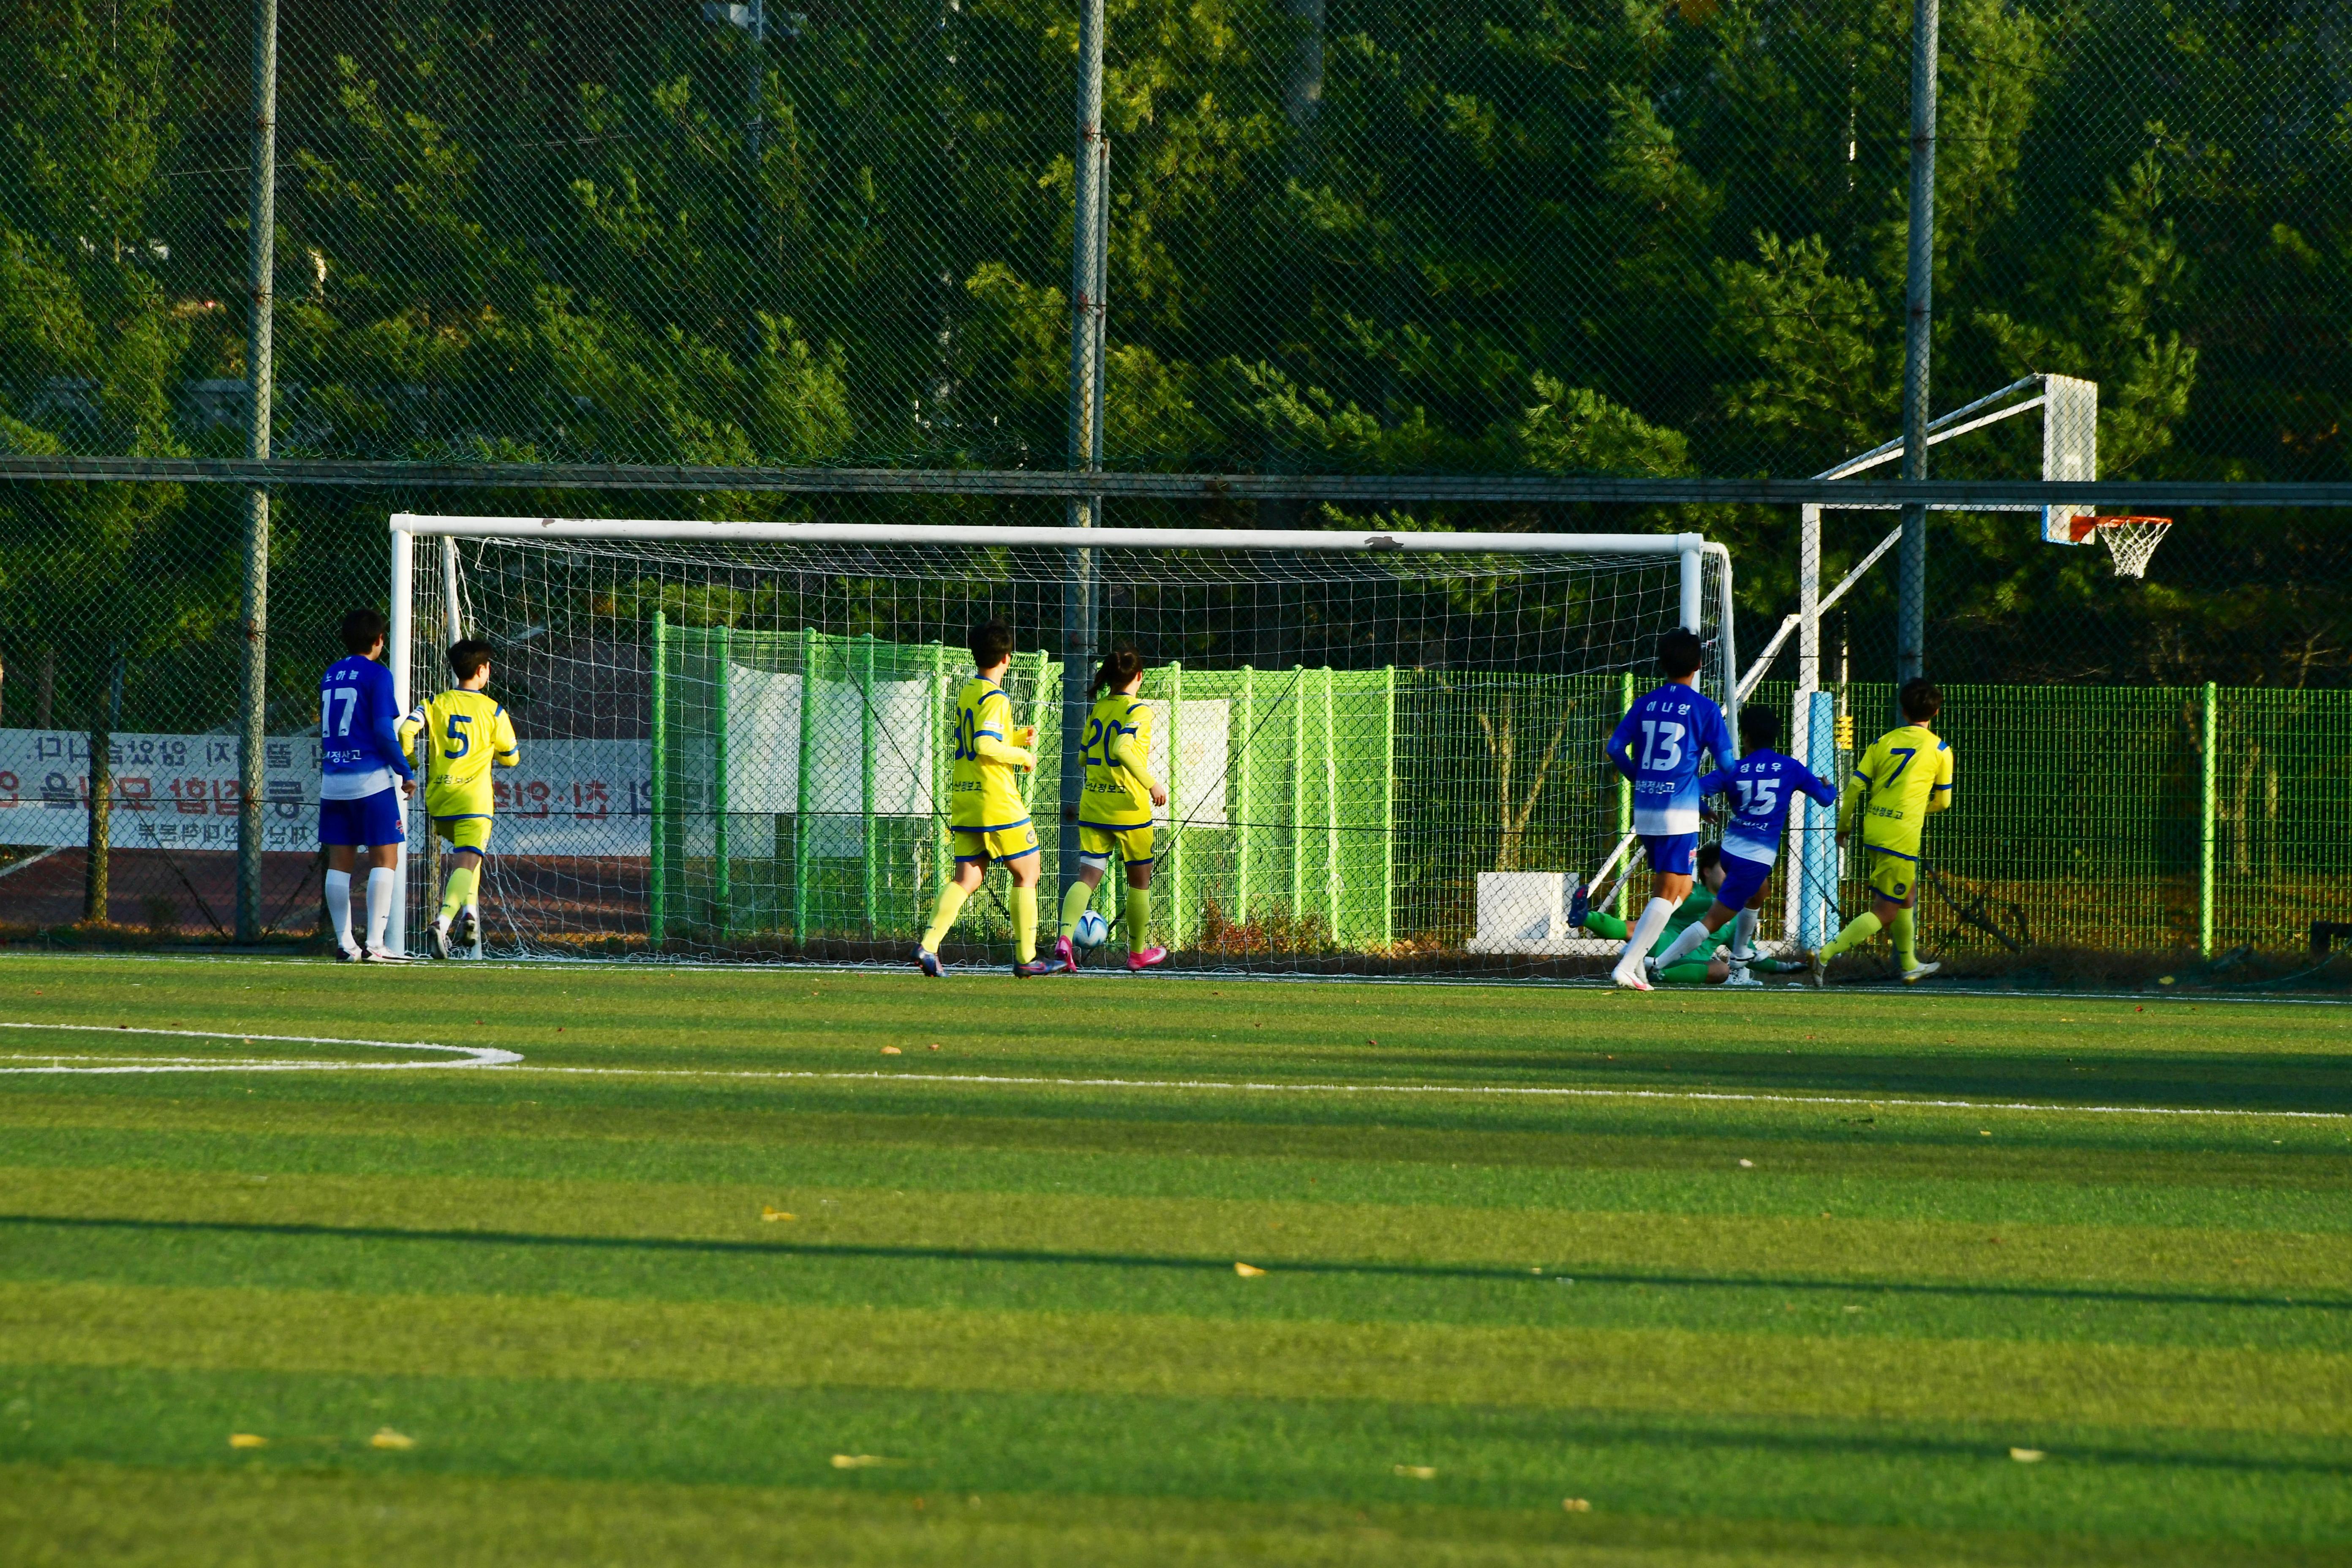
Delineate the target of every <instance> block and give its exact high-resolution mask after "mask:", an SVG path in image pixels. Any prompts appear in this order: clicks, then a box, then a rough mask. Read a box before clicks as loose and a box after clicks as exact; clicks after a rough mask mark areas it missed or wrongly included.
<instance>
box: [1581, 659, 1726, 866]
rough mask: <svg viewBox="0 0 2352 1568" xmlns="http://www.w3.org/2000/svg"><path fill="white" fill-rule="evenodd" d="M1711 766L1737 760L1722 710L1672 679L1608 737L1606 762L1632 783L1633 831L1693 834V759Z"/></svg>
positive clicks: (1629, 713) (1646, 834)
mask: <svg viewBox="0 0 2352 1568" xmlns="http://www.w3.org/2000/svg"><path fill="white" fill-rule="evenodd" d="M1700 752H1706V753H1708V754H1709V755H1711V756H1713V757H1714V758H1715V763H1716V766H1717V767H1727V766H1728V765H1729V764H1730V763H1731V761H1732V759H1734V758H1735V757H1737V756H1738V754H1739V752H1738V748H1737V747H1736V746H1734V745H1733V744H1732V742H1731V731H1730V730H1729V729H1728V728H1727V726H1726V725H1725V724H1724V722H1723V710H1722V709H1720V708H1717V706H1716V705H1715V703H1714V701H1713V700H1712V699H1710V698H1709V697H1708V696H1707V695H1706V693H1705V692H1703V691H1701V690H1699V689H1698V688H1696V687H1695V686H1685V685H1683V684H1682V683H1681V682H1680V681H1672V682H1669V683H1668V684H1666V685H1664V686H1661V687H1659V688H1658V689H1656V690H1655V691H1653V692H1651V693H1650V694H1649V695H1648V696H1647V697H1644V698H1643V699H1642V700H1640V701H1638V702H1636V703H1634V704H1633V707H1632V709H1630V710H1628V711H1627V712H1626V714H1625V718H1624V720H1623V721H1622V722H1621V723H1620V724H1619V725H1618V726H1617V732H1616V733H1615V734H1613V735H1612V736H1610V737H1609V760H1610V761H1611V762H1612V763H1615V764H1616V766H1617V771H1618V772H1619V773H1622V774H1624V775H1625V776H1626V777H1627V778H1629V779H1631V780H1633V831H1634V832H1636V833H1639V834H1642V835H1643V836H1644V837H1652V836H1659V835H1665V834H1674V833H1696V832H1697V831H1698V759H1699V753H1700Z"/></svg>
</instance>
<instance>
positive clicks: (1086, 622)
mask: <svg viewBox="0 0 2352 1568" xmlns="http://www.w3.org/2000/svg"><path fill="white" fill-rule="evenodd" d="M1102 102H1103V0H1079V16H1078V101H1077V132H1078V144H1077V157H1076V162H1075V163H1074V164H1073V165H1072V172H1073V174H1074V175H1075V178H1074V179H1073V181H1072V184H1073V185H1074V186H1075V187H1076V200H1075V202H1074V204H1073V205H1074V212H1073V215H1072V216H1073V222H1072V225H1071V231H1070V438H1069V458H1068V463H1069V467H1070V468H1073V469H1076V470H1085V471H1093V470H1097V469H1099V468H1101V467H1102V428H1101V420H1102V395H1101V385H1102V346H1103V327H1102V287H1103V275H1104V245H1103V238H1104V236H1103V203H1104V200H1105V198H1106V195H1107V193H1106V192H1105V189H1104V185H1105V180H1104V170H1105V168H1106V167H1107V165H1106V163H1105V159H1106V158H1107V156H1108V143H1107V142H1105V141H1104V140H1103V129H1102ZM1101 513H1102V498H1101V497H1100V496H1078V497H1073V498H1072V499H1071V500H1070V502H1069V505H1068V510H1067V512H1066V521H1067V522H1068V524H1069V526H1070V527H1072V528H1092V527H1094V526H1095V524H1096V523H1097V521H1098V520H1099V519H1100V516H1101ZM1094 554H1095V552H1093V551H1091V550H1086V549H1074V550H1072V551H1071V552H1069V556H1070V560H1069V570H1068V574H1067V575H1066V577H1065V578H1064V580H1063V584H1062V789H1061V797H1062V799H1061V804H1062V813H1061V816H1062V823H1061V837H1060V845H1061V878H1062V880H1063V882H1064V883H1065V884H1066V883H1067V882H1068V881H1069V879H1071V878H1073V877H1075V876H1076V875H1077V870H1078V801H1079V797H1080V796H1081V795H1084V793H1085V791H1086V784H1087V766H1086V755H1085V751H1086V747H1085V740H1086V733H1085V731H1086V722H1087V693H1086V683H1087V679H1089V678H1090V677H1091V676H1092V674H1093V673H1094V671H1093V665H1094V662H1095V623H1096V620H1097V617H1098V616H1099V615H1100V614H1101V606H1100V605H1098V604H1097V583H1096V580H1095V572H1096V567H1095V559H1094Z"/></svg>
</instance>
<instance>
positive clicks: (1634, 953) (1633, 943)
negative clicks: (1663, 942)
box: [1617, 899, 1675, 969]
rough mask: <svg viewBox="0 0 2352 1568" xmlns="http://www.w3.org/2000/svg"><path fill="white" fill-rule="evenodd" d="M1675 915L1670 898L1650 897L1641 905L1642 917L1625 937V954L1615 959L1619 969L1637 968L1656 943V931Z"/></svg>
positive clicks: (1673, 904) (1663, 927)
mask: <svg viewBox="0 0 2352 1568" xmlns="http://www.w3.org/2000/svg"><path fill="white" fill-rule="evenodd" d="M1674 916H1675V903H1674V900H1672V899H1652V900H1650V901H1649V902H1648V903H1646V904H1644V905H1643V906H1642V919H1641V921H1640V922H1639V923H1638V924H1636V925H1635V926H1634V927H1633V935H1632V936H1630V937H1627V938H1626V939H1625V955H1624V956H1623V957H1622V958H1621V959H1619V960H1618V961H1617V967H1618V968H1620V969H1639V968H1640V967H1641V966H1642V960H1643V959H1644V958H1647V957H1648V956H1649V953H1650V949H1651V948H1652V947H1654V946H1655V945H1656V944H1657V941H1658V933H1659V932H1660V931H1664V930H1665V929H1666V922H1667V921H1670V920H1672V919H1674Z"/></svg>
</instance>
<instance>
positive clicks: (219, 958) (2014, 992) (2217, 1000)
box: [0, 951, 2352, 1007]
mask: <svg viewBox="0 0 2352 1568" xmlns="http://www.w3.org/2000/svg"><path fill="white" fill-rule="evenodd" d="M60 958H70V960H71V961H72V962H74V963H152V964H163V963H187V964H229V963H238V964H247V965H251V966H254V967H257V968H277V967H288V968H296V969H323V968H327V967H329V966H330V965H331V964H332V963H333V961H332V960H331V959H325V958H264V957H260V956H258V955H256V954H250V953H237V952H224V953H194V952H77V953H72V954H63V953H55V952H13V951H12V952H0V964H5V963H46V962H50V961H54V960H58V959H60ZM579 970H601V971H604V972H606V973H615V974H642V975H646V976H648V977H651V976H654V975H662V976H667V977H670V978H684V977H689V976H690V977H692V978H695V979H703V978H717V977H719V976H735V977H740V978H743V979H758V978H764V977H766V976H769V975H775V974H791V975H794V976H796V977H805V976H808V975H827V974H833V975H850V974H854V975H874V974H895V975H898V976H899V977H900V978H901V979H906V980H908V982H909V983H910V984H911V983H912V979H913V977H914V975H915V973H917V972H916V970H915V969H914V967H913V966H912V965H911V964H908V963H898V962H886V963H802V962H800V961H798V960H794V959H729V960H727V961H725V962H724V963H720V962H718V961H703V960H697V959H646V958H571V957H563V958H513V957H502V958H481V959H469V960H467V961H466V969H465V971H464V972H465V973H469V974H541V975H544V974H552V973H565V974H568V973H573V972H575V971H579ZM948 973H950V974H951V975H953V974H971V975H973V976H975V977H980V978H989V977H994V976H999V975H1002V974H1003V971H1002V970H998V969H995V968H992V967H990V966H986V965H980V964H966V965H963V966H962V967H961V968H958V967H957V966H955V965H952V964H950V966H949V969H948ZM1064 978H1065V979H1066V980H1071V981H1079V982H1086V981H1093V982H1098V983H1101V984H1112V985H1162V984H1192V985H1197V984H1202V982H1204V981H1205V982H1207V983H1209V984H1215V985H1225V984H1234V985H1239V984H1250V985H1347V986H1354V987H1363V986H1396V987H1404V988H1413V989H1420V990H1428V991H1578V992H1585V991H1591V992H1599V993H1601V994H1606V995H1609V996H1612V997H1621V994H1620V993H1619V991H1618V989H1617V987H1616V985H1615V984H1613V983H1612V981H1611V980H1610V978H1609V976H1608V975H1606V974H1590V975H1584V976H1580V977H1578V978H1574V979H1538V978H1535V977H1533V976H1529V975H1499V976H1486V975H1437V974H1268V973H1259V972H1257V971H1255V970H1239V969H1172V970H1171V969H1155V970H1153V971H1152V972H1151V974H1150V978H1149V979H1148V980H1145V979H1138V978H1137V977H1136V976H1134V975H1131V974H1128V973H1117V972H1112V971H1108V970H1090V971H1086V972H1082V973H1078V974H1076V975H1069V976H1065V977H1064ZM1666 994H1668V995H1671V996H1672V997H1673V998H1674V999H1675V1000H1676V1001H1683V1002H1687V1001H1692V1000H1695V999H1697V998H1702V997H1707V996H1715V997H1721V998H1723V999H1724V1000H1725V1002H1726V1004H1727V1005H1728V1004H1730V1003H1735V1002H1737V1003H1745V1002H1749V1001H1754V1000H1758V999H1759V998H1765V997H1783V998H1788V999H1790V1003H1791V1005H1793V1004H1794V1001H1795V999H1797V998H1801V997H1807V996H1814V997H1819V996H1908V997H1913V998H1916V999H1917V1000H1919V1001H1922V1002H1926V1001H1932V1000H1938V999H1940V1000H1945V1001H1950V1000H1956V999H1967V1000H1983V999H1989V998H1997V999H2000V1000H2006V1001H2017V1002H2049V1003H2056V1004H2073V1003H2077V1002H2139V1003H2147V1004H2150V1005H2163V1006H2170V1007H2177V1006H2183V1005H2186V1006H2191V1007H2196V1006H2202V1005H2207V1004H2209V1003H2210V1004H2211V1005H2215V1006H2221V1005H2231V1006H2239V1007H2352V996H2315V995H2311V994H2305V993H2297V992H2282V993H2279V994H2275V995H2273V994H2270V993H2267V992H2265V993H2262V994H2250V993H2246V992H2238V991H2207V990H2203V989H2197V990H2189V991H2053V990H2044V989H2035V990H2024V989H2020V988H2016V987H2010V986H2003V985H2000V984H1997V983H1993V982H1986V983H1985V984H1973V983H1970V982H1966V981H1954V982H1951V983H1949V984H1945V983H1942V982H1938V983H1937V984H1934V985H1932V986H1930V987H1929V988H1927V989H1926V990H1924V991H1923V990H1918V989H1916V988H1914V987H1911V986H1907V985H1901V984H1896V983H1895V981H1894V980H1893V979H1891V978H1890V979H1888V980H1885V981H1884V982H1880V981H1872V982H1868V983H1864V984H1852V985H1848V984H1838V985H1834V986H1832V987H1830V988H1829V989H1828V990H1826V991H1822V990H1816V989H1814V988H1813V987H1812V986H1810V985H1804V984H1798V983H1797V982H1795V981H1791V982H1790V983H1789V984H1786V985H1780V986H1770V985H1768V986H1766V987H1764V988H1763V989H1762V990H1760V991H1738V992H1727V991H1725V990H1723V989H1722V988H1721V987H1720V986H1713V985H1707V986H1700V985H1678V986H1675V987H1673V988H1672V990H1671V991H1670V992H1668V993H1666ZM1621 999H1623V998H1622V997H1621ZM1626 1005H1636V1004H1634V1003H1633V1002H1631V1001H1630V1000H1627V1001H1626ZM1639 1005H1648V1004H1646V1003H1644V1004H1639Z"/></svg>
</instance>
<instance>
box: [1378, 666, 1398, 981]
mask: <svg viewBox="0 0 2352 1568" xmlns="http://www.w3.org/2000/svg"><path fill="white" fill-rule="evenodd" d="M1396 689H1397V672H1396V666H1395V665H1392V664H1391V665H1387V666H1384V667H1382V668H1381V947H1383V948H1389V947H1393V946H1395V945H1396Z"/></svg>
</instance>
